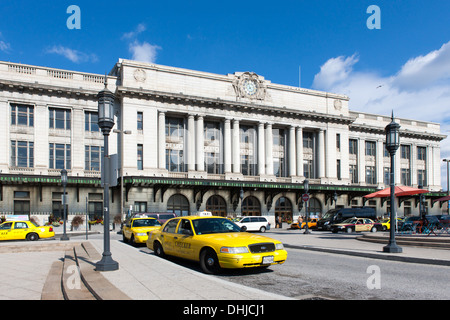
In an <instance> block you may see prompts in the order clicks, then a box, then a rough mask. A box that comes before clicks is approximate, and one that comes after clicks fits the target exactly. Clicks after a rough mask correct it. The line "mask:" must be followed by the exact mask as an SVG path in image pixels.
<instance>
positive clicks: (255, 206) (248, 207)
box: [242, 196, 261, 216]
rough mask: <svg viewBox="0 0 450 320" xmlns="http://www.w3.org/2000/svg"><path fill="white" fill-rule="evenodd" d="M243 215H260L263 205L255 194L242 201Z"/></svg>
mask: <svg viewBox="0 0 450 320" xmlns="http://www.w3.org/2000/svg"><path fill="white" fill-rule="evenodd" d="M242 215H243V216H260V215H261V205H260V203H259V200H258V199H256V198H255V197H253V196H249V197H247V198H245V199H244V201H242Z"/></svg>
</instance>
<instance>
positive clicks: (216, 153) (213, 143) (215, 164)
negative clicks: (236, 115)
mask: <svg viewBox="0 0 450 320" xmlns="http://www.w3.org/2000/svg"><path fill="white" fill-rule="evenodd" d="M203 131H204V149H203V150H204V153H205V168H206V171H207V172H208V173H213V174H221V173H223V166H222V164H221V163H222V161H221V154H222V153H221V150H222V144H221V140H222V134H221V131H220V123H219V122H210V121H208V122H205V124H204V130H203Z"/></svg>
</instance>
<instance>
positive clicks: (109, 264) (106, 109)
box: [95, 75, 119, 271]
mask: <svg viewBox="0 0 450 320" xmlns="http://www.w3.org/2000/svg"><path fill="white" fill-rule="evenodd" d="M104 84H105V88H104V89H103V90H102V91H100V92H99V93H98V94H97V99H98V126H99V127H100V129H101V130H102V133H103V138H104V146H103V150H104V160H103V166H102V172H103V181H102V182H103V227H104V234H103V247H104V249H103V254H102V259H101V260H100V261H98V262H97V263H96V264H95V269H96V270H97V271H115V270H118V269H119V264H118V263H117V262H116V261H114V260H113V259H112V257H111V251H110V234H109V232H110V231H109V214H110V210H109V186H110V182H109V167H110V166H109V163H110V162H109V153H108V136H109V133H110V132H111V129H112V128H113V127H114V100H115V96H114V94H113V93H112V92H111V91H109V90H108V88H107V86H108V83H107V77H106V75H105V83H104Z"/></svg>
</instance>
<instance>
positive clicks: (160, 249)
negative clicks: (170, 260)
mask: <svg viewBox="0 0 450 320" xmlns="http://www.w3.org/2000/svg"><path fill="white" fill-rule="evenodd" d="M153 248H154V249H155V254H156V255H157V256H158V257H160V258H164V256H165V254H164V249H163V247H162V245H161V244H160V243H159V242H157V241H155V243H154V244H153Z"/></svg>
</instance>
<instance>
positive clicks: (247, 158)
mask: <svg viewBox="0 0 450 320" xmlns="http://www.w3.org/2000/svg"><path fill="white" fill-rule="evenodd" d="M239 137H240V141H241V143H240V155H241V173H242V174H243V175H248V176H254V175H256V161H255V155H256V130H255V128H254V127H253V126H246V125H242V126H240V127H239Z"/></svg>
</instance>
